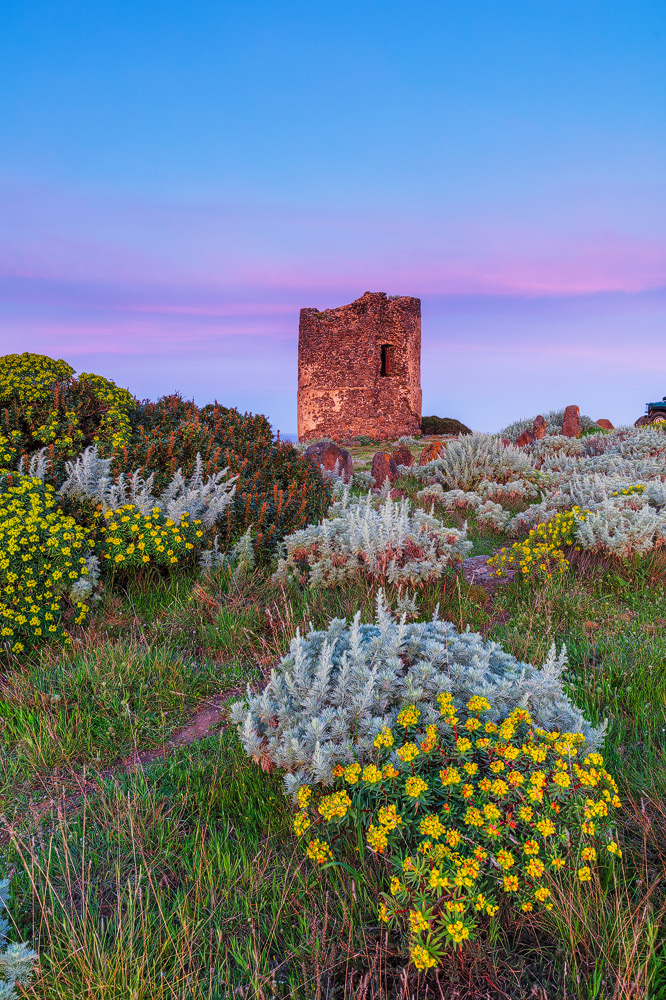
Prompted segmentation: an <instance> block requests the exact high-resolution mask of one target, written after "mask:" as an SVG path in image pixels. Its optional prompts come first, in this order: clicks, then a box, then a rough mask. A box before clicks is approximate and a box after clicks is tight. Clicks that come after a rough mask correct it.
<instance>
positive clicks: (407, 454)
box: [391, 444, 414, 467]
mask: <svg viewBox="0 0 666 1000" xmlns="http://www.w3.org/2000/svg"><path fill="white" fill-rule="evenodd" d="M391 457H392V458H393V461H394V462H395V464H396V465H408V466H410V467H411V466H412V465H413V464H414V456H413V455H412V453H411V451H410V450H409V448H408V447H407V445H406V444H399V445H398V447H397V448H394V449H393V455H392V456H391Z"/></svg>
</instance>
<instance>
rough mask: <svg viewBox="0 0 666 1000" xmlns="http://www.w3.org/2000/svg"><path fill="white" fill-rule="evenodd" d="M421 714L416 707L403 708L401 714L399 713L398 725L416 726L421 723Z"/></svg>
mask: <svg viewBox="0 0 666 1000" xmlns="http://www.w3.org/2000/svg"><path fill="white" fill-rule="evenodd" d="M420 715H421V712H420V711H419V709H418V708H417V707H416V705H408V706H407V708H403V710H402V711H401V712H399V713H398V718H397V723H398V725H399V726H404V727H405V728H407V727H408V726H415V725H416V723H417V722H418V721H419V716H420Z"/></svg>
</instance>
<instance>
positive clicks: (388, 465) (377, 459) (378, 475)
mask: <svg viewBox="0 0 666 1000" xmlns="http://www.w3.org/2000/svg"><path fill="white" fill-rule="evenodd" d="M370 472H371V474H372V477H373V479H374V480H375V487H376V489H381V488H382V486H383V485H384V483H385V482H386V480H387V479H388V480H389V482H391V483H392V482H394V480H396V479H397V478H398V475H399V473H398V466H397V465H396V464H395V462H394V460H393V457H392V455H391V454H390V453H389V452H388V451H378V452H377V454H376V455H375V456H374V458H373V459H372V466H371V468H370Z"/></svg>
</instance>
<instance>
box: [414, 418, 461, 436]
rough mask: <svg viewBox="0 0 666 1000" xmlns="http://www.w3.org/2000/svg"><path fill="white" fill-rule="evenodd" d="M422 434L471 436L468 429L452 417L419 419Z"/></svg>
mask: <svg viewBox="0 0 666 1000" xmlns="http://www.w3.org/2000/svg"><path fill="white" fill-rule="evenodd" d="M421 433H422V434H471V433H472V432H471V430H470V429H469V427H466V426H465V424H461V422H460V421H459V420H456V419H455V418H454V417H421Z"/></svg>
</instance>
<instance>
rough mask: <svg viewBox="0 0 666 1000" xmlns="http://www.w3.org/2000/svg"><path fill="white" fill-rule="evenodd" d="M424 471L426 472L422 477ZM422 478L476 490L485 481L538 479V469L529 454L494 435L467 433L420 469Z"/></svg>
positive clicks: (455, 487)
mask: <svg viewBox="0 0 666 1000" xmlns="http://www.w3.org/2000/svg"><path fill="white" fill-rule="evenodd" d="M423 470H427V471H426V474H425V475H423V474H422V473H423ZM419 473H420V475H419V478H423V479H425V480H426V482H439V483H441V484H442V485H443V486H446V487H447V489H449V490H454V489H457V490H465V491H470V490H475V489H476V488H477V486H478V484H479V483H480V482H482V481H483V480H491V481H493V482H500V483H506V482H508V481H510V480H512V479H522V480H535V479H536V478H537V469H536V466H535V464H534V462H533V460H532V458H531V457H530V455H529V453H528V452H527V451H525V450H523V449H521V448H515V447H514V446H513V445H504V444H503V443H502V440H501V438H499V437H495V436H494V435H492V434H465V435H464V436H463V437H460V438H457V439H456V440H454V441H449V442H448V443H447V445H446V447H445V448H443V449H442V451H441V453H440V456H439V458H437V459H435V461H433V462H429V463H428V464H427V465H425V466H423V467H422V469H421V470H419Z"/></svg>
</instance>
